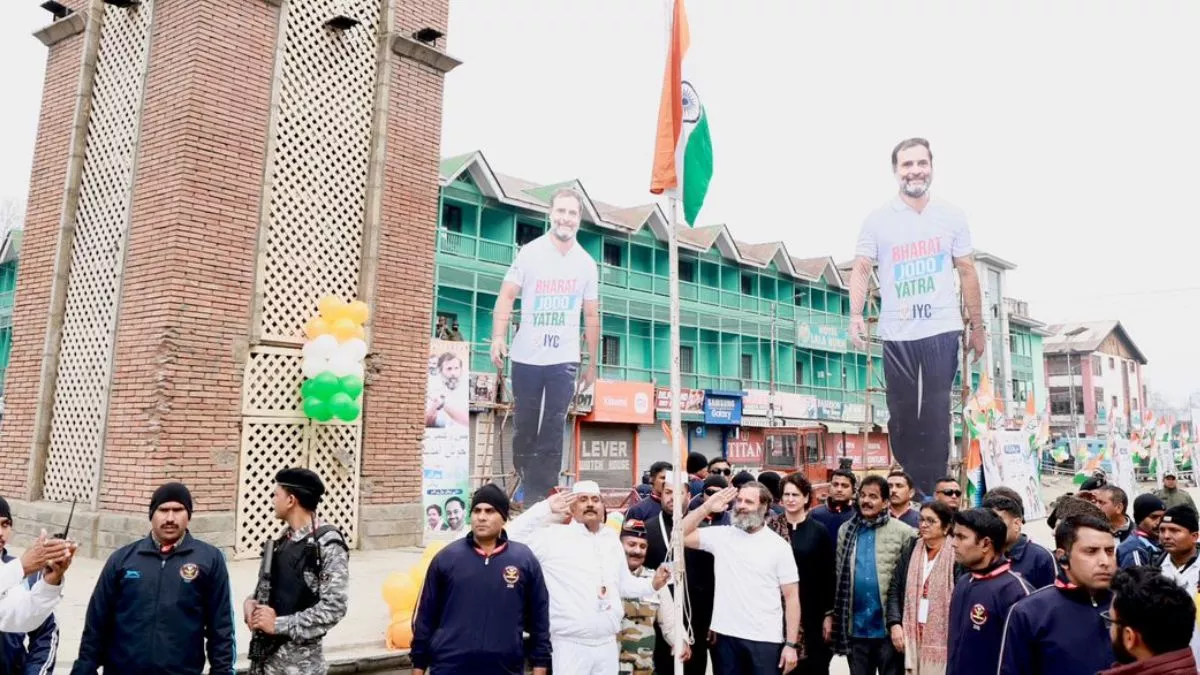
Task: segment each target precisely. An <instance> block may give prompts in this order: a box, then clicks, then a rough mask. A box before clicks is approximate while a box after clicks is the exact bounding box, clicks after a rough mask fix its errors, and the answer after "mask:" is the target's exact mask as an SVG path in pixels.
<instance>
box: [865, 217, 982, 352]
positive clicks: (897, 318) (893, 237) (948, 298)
mask: <svg viewBox="0 0 1200 675" xmlns="http://www.w3.org/2000/svg"><path fill="white" fill-rule="evenodd" d="M973 252H974V249H973V248H972V246H971V232H970V230H969V229H968V228H967V216H966V214H964V213H963V212H962V210H961V209H959V208H958V207H955V206H951V205H950V204H947V203H945V202H942V201H939V200H935V199H930V200H929V203H928V204H926V205H925V210H924V211H922V212H921V213H917V212H916V211H914V210H913V209H912V208H911V207H909V206H908V204H905V203H904V201H903V200H901V199H900V198H899V197H896V198H895V199H892V200H891V201H890V202H888V203H887V204H884V205H883V206H881V207H879V208H878V209H875V211H873V212H872V213H871V215H869V216H867V218H866V220H865V221H863V225H862V230H861V231H860V232H859V235H858V246H857V247H856V248H855V254H856V255H860V256H863V257H865V258H869V259H871V260H873V261H875V262H876V263H878V265H879V292H880V296H881V298H882V300H883V306H882V307H881V308H880V316H879V337H880V338H881V339H883V340H887V341H889V342H902V341H907V340H921V339H924V338H927V337H933V336H934V335H941V334H942V333H949V332H953V331H962V329H963V321H962V312H961V311H960V309H959V301H958V297H959V296H958V291H957V289H956V288H955V276H954V258H961V257H964V256H968V255H970V254H971V253H973Z"/></svg>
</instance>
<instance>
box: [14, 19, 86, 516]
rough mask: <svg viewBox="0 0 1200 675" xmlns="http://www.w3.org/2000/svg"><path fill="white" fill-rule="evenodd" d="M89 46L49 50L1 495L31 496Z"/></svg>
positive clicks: (74, 42) (77, 40)
mask: <svg viewBox="0 0 1200 675" xmlns="http://www.w3.org/2000/svg"><path fill="white" fill-rule="evenodd" d="M80 1H82V0H80ZM65 4H67V5H72V4H78V3H65ZM46 16H47V19H48V18H49V16H50V15H49V14H47V15H46ZM29 39H30V40H32V39H34V38H32V37H30V38H29ZM83 44H84V34H83V33H79V34H78V35H74V36H71V37H69V38H66V39H64V40H62V41H60V42H57V43H55V44H54V45H53V46H51V47H50V48H49V50H48V52H47V59H46V79H45V82H44V84H43V87H42V107H41V114H40V115H39V118H38V129H37V143H36V145H35V146H34V152H33V166H32V168H31V175H30V181H29V201H28V205H27V210H26V212H25V237H24V240H23V242H22V247H21V259H20V262H19V263H18V267H17V288H16V294H15V298H14V302H15V305H14V307H13V333H12V341H13V342H12V357H11V360H10V361H9V364H8V376H7V381H6V383H5V389H4V394H5V397H4V398H5V411H4V422H3V424H0V494H4V495H9V496H28V494H27V490H28V486H27V484H26V483H27V477H28V470H29V468H28V467H29V460H30V457H31V453H32V449H33V430H34V423H35V418H36V416H37V398H38V388H39V386H40V381H41V368H42V354H43V352H44V351H45V341H46V321H47V313H48V312H49V310H50V287H51V285H52V284H53V277H54V258H55V254H56V251H57V247H58V232H59V225H60V218H61V214H62V206H63V185H64V184H65V182H66V176H67V157H68V154H69V152H70V143H71V127H72V125H73V124H74V119H75V100H76V98H75V97H76V94H77V93H78V89H79V79H80V59H81V57H82V52H83Z"/></svg>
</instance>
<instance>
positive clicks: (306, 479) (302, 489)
mask: <svg viewBox="0 0 1200 675" xmlns="http://www.w3.org/2000/svg"><path fill="white" fill-rule="evenodd" d="M275 483H276V484H277V485H279V486H280V487H282V488H283V489H285V490H287V491H288V492H290V493H292V494H293V495H295V497H296V500H297V501H299V502H300V505H301V506H303V507H304V508H306V509H308V510H309V511H313V510H315V509H316V508H317V504H319V503H320V502H321V497H322V496H324V494H325V484H324V483H322V482H321V477H320V476H318V475H317V474H316V473H314V472H313V471H310V470H309V469H301V468H299V467H293V468H290V469H284V470H283V471H280V472H279V473H277V474H275Z"/></svg>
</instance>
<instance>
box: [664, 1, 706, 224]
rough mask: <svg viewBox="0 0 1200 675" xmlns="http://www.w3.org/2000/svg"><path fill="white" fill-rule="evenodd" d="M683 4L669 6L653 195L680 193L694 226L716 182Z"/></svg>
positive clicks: (676, 3)
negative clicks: (692, 72) (691, 74)
mask: <svg viewBox="0 0 1200 675" xmlns="http://www.w3.org/2000/svg"><path fill="white" fill-rule="evenodd" d="M683 3H684V0H667V2H666V5H667V10H668V12H667V16H669V17H670V23H671V30H670V38H669V42H668V45H667V68H666V72H665V73H664V74H663V90H662V98H661V99H660V100H659V104H658V106H659V107H658V133H657V134H656V137H655V142H654V171H653V173H652V175H651V177H650V192H652V193H654V194H662V193H663V192H664V191H666V190H677V191H678V193H679V198H680V201H681V202H682V204H683V219H684V221H686V222H687V224H688V225H692V224H694V223H695V222H696V216H697V214H699V213H700V207H701V206H703V205H704V196H705V195H706V194H707V193H708V183H709V181H711V180H712V172H713V154H712V139H711V138H710V137H709V134H708V114H707V113H706V112H705V111H704V106H703V105H702V104H701V103H700V97H699V96H698V95H697V93H696V85H695V82H693V81H692V80H691V79H689V73H688V47H689V46H690V45H691V35H690V33H689V31H688V22H687V11H686V10H685V9H684V6H683Z"/></svg>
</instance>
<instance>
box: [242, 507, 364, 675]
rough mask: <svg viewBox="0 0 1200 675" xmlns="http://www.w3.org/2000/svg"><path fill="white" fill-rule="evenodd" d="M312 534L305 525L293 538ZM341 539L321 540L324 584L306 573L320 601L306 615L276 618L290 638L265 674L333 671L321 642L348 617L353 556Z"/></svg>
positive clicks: (277, 629)
mask: <svg viewBox="0 0 1200 675" xmlns="http://www.w3.org/2000/svg"><path fill="white" fill-rule="evenodd" d="M310 532H312V528H311V527H309V526H305V527H303V528H301V529H299V530H295V531H292V532H291V533H290V535H289V536H290V538H291V540H292V541H293V542H298V541H300V540H302V539H304V538H305V537H307V536H308V534H309V533H310ZM341 540H342V535H341V533H339V532H337V531H330V532H326V533H325V534H324V535H322V536H321V538H320V540H319V541H318V544H320V546H321V568H320V583H319V584H318V580H317V575H315V574H313V573H312V572H311V571H309V570H305V571H304V583H305V585H307V586H308V587H309V589H311V590H313V591H314V592H315V593H317V594H318V595H319V596H320V600H319V601H318V602H317V604H316V605H314V606H312V607H309V608H308V609H306V610H304V611H302V612H297V613H295V614H289V615H287V616H280V617H276V618H275V634H276V635H278V636H281V637H286V638H288V639H287V640H286V641H284V642H283V643H282V644H281V645H280V646H279V648H278V649H276V650H275V653H274V654H272V655H271V656H270V657H269V658H268V659H267V661H266V663H265V664H264V668H263V673H264V674H265V675H324V673H326V672H327V671H328V670H329V667H328V666H327V665H326V664H325V656H324V654H323V652H322V649H321V641H322V639H323V638H324V637H325V634H326V633H328V632H329V631H330V630H331V629H332V628H333V627H334V626H336V625H337V624H338V622H340V621H341V620H342V617H344V616H346V604H347V601H348V600H349V586H350V556H349V554H348V553H347V552H346V549H345V548H343V547H342V545H341V544H339V543H338V542H339V541H341ZM260 578H261V577H260ZM259 583H261V581H260V582H259ZM257 592H258V589H257V588H255V593H256V594H257Z"/></svg>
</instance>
